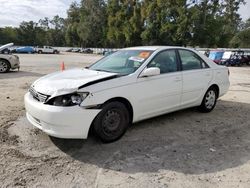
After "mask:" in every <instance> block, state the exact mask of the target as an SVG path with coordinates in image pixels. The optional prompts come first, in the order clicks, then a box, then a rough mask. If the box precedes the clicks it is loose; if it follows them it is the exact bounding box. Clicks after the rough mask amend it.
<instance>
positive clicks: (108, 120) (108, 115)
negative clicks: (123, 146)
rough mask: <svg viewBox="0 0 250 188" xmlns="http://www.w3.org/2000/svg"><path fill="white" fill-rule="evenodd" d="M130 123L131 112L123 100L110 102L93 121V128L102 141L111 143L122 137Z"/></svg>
mask: <svg viewBox="0 0 250 188" xmlns="http://www.w3.org/2000/svg"><path fill="white" fill-rule="evenodd" d="M129 123H130V117H129V112H128V109H127V108H126V106H125V105H124V104H123V103H121V102H110V103H107V104H105V105H104V107H103V108H102V111H101V112H100V113H99V114H98V115H97V117H96V118H95V120H94V122H93V129H94V131H95V133H96V135H97V136H98V137H99V138H100V139H101V141H102V142H105V143H109V142H114V141H116V140H118V139H120V138H121V137H122V136H123V135H124V133H125V132H126V130H127V128H128V126H129Z"/></svg>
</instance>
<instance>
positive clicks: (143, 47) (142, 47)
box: [122, 46, 193, 51]
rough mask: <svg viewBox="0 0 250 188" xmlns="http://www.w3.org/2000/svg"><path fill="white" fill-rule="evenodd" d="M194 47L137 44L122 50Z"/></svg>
mask: <svg viewBox="0 0 250 188" xmlns="http://www.w3.org/2000/svg"><path fill="white" fill-rule="evenodd" d="M176 48H178V49H192V48H185V47H180V46H135V47H129V48H124V49H122V50H152V51H156V50H164V49H176ZM192 50H193V49H192Z"/></svg>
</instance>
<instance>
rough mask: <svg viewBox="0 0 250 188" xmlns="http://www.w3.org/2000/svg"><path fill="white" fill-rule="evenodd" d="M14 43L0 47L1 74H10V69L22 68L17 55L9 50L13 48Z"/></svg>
mask: <svg viewBox="0 0 250 188" xmlns="http://www.w3.org/2000/svg"><path fill="white" fill-rule="evenodd" d="M13 45H14V44H13V43H9V44H6V45H3V46H0V73H5V72H9V70H10V69H12V70H13V69H18V70H19V68H20V61H19V57H18V56H17V55H13V54H11V53H10V51H9V50H8V48H9V47H11V46H13Z"/></svg>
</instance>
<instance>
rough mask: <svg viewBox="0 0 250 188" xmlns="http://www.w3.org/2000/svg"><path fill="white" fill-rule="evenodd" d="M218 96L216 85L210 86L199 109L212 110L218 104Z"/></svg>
mask: <svg viewBox="0 0 250 188" xmlns="http://www.w3.org/2000/svg"><path fill="white" fill-rule="evenodd" d="M217 98H218V91H217V89H216V88H215V87H210V88H209V89H208V90H207V92H206V94H205V96H204V98H203V100H202V103H201V105H200V107H199V110H200V111H201V112H211V111H212V110H213V109H214V107H215V105H216V102H217Z"/></svg>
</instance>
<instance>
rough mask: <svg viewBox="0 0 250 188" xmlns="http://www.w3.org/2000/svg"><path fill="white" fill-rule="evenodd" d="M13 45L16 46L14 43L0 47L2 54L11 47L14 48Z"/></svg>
mask: <svg viewBox="0 0 250 188" xmlns="http://www.w3.org/2000/svg"><path fill="white" fill-rule="evenodd" d="M13 45H14V43H8V44H5V45H3V46H0V52H1V51H2V50H4V49H6V48H9V47H11V46H13Z"/></svg>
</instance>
